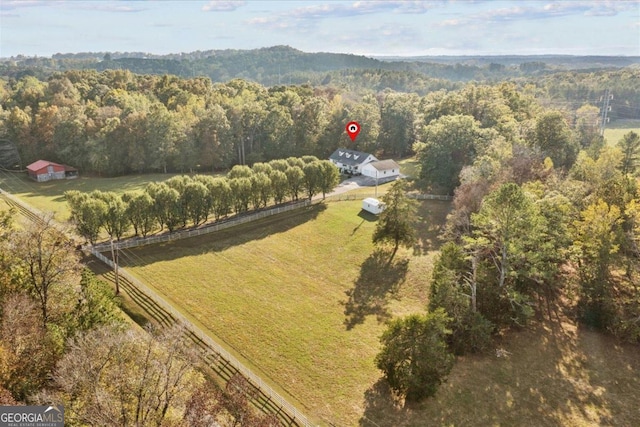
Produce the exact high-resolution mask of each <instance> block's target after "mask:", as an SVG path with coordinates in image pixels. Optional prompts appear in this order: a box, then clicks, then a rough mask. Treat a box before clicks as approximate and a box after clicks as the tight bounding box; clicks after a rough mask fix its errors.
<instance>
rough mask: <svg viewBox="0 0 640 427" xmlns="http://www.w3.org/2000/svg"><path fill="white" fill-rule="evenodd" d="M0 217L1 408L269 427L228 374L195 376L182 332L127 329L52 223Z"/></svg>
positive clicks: (98, 420) (248, 389) (87, 417)
mask: <svg viewBox="0 0 640 427" xmlns="http://www.w3.org/2000/svg"><path fill="white" fill-rule="evenodd" d="M14 217H15V212H13V211H6V212H0V405H16V404H33V405H48V404H52V403H53V404H62V405H64V408H65V425H69V426H83V425H101V426H122V425H131V426H149V425H156V426H161V425H162V426H205V425H212V424H214V425H219V426H224V427H232V426H238V425H243V426H252V427H276V426H280V425H281V423H280V422H279V421H278V419H277V418H275V417H274V416H270V415H263V414H262V415H261V414H258V413H257V412H256V411H255V410H254V409H253V408H252V407H251V404H250V399H251V398H252V395H253V393H254V389H253V388H252V386H250V385H249V384H248V382H247V381H246V380H245V379H244V378H243V377H241V376H239V375H238V376H234V377H232V378H231V380H230V381H229V382H228V383H227V385H226V387H225V388H223V389H221V388H219V387H218V386H217V385H216V384H213V383H212V382H210V381H208V380H207V379H206V378H205V377H204V376H203V374H202V373H201V370H200V366H199V360H200V359H199V357H197V355H196V354H195V353H192V352H191V350H190V347H189V345H188V344H187V345H185V343H188V341H185V334H184V330H183V329H182V328H180V327H176V328H173V329H169V330H165V331H154V330H151V329H149V330H148V332H143V331H141V330H140V329H132V328H130V326H129V324H128V323H127V322H125V321H124V319H123V317H122V314H121V311H120V310H119V308H118V305H119V302H118V300H117V299H116V298H115V296H114V293H113V291H112V290H111V289H110V287H109V286H108V285H107V284H105V283H103V282H101V281H99V280H97V279H96V278H95V276H94V275H93V274H92V273H91V272H90V271H88V270H86V269H83V267H82V264H81V263H80V261H79V257H78V254H77V253H76V251H75V249H74V248H73V246H72V245H71V244H70V243H69V242H68V240H67V238H66V237H65V235H64V234H63V233H62V232H61V231H60V230H59V229H58V228H57V227H56V226H54V224H53V223H52V221H51V220H50V219H47V218H45V219H43V220H42V221H41V222H37V223H30V224H21V227H20V228H16V227H13V225H12V218H14Z"/></svg>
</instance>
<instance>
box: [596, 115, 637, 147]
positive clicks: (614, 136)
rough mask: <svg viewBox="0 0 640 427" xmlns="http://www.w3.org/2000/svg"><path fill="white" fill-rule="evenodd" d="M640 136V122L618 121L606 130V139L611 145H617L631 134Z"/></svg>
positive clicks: (609, 125)
mask: <svg viewBox="0 0 640 427" xmlns="http://www.w3.org/2000/svg"><path fill="white" fill-rule="evenodd" d="M631 131H633V132H635V133H637V134H640V120H617V121H615V122H613V123H611V124H608V125H607V127H606V128H605V129H604V138H605V140H606V141H607V144H609V145H617V144H618V142H619V141H620V140H621V139H622V137H623V136H625V135H626V134H627V133H629V132H631Z"/></svg>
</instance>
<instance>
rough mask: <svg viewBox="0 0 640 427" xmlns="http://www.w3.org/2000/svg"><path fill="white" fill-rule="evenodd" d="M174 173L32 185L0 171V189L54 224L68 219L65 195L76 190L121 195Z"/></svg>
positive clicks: (19, 175) (24, 178) (24, 177)
mask: <svg viewBox="0 0 640 427" xmlns="http://www.w3.org/2000/svg"><path fill="white" fill-rule="evenodd" d="M174 175H176V174H145V175H127V176H121V177H114V178H97V177H83V176H80V177H79V178H76V179H62V180H56V181H48V182H35V181H33V180H32V179H30V178H29V177H28V176H27V174H26V173H15V172H6V171H0V188H2V189H4V190H6V191H8V192H10V193H11V194H13V195H15V196H18V197H20V198H21V199H22V200H23V201H25V202H26V203H28V204H30V205H31V206H33V207H34V208H36V209H38V210H40V211H42V212H45V213H46V212H53V213H54V215H55V219H56V220H57V221H61V222H64V221H67V220H68V219H69V216H70V212H69V207H68V206H67V202H66V200H65V198H64V192H65V191H68V190H78V191H84V192H90V191H93V190H101V191H114V192H116V193H118V194H122V193H124V192H127V191H139V190H142V189H143V188H144V186H145V185H147V184H148V183H149V182H154V181H164V180H166V179H169V178H171V177H172V176H174Z"/></svg>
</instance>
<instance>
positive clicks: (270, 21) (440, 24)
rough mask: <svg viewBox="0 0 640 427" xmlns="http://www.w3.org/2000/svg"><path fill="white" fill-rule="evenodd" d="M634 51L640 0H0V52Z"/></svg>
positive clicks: (639, 33) (638, 41)
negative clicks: (280, 48) (278, 48)
mask: <svg viewBox="0 0 640 427" xmlns="http://www.w3.org/2000/svg"><path fill="white" fill-rule="evenodd" d="M274 45H289V46H292V47H294V48H297V49H300V50H303V51H307V52H342V53H354V54H362V55H387V56H407V55H500V54H522V55H534V54H574V55H640V0H606V1H605V0H599V1H581V0H565V1H550V0H548V1H541V0H538V1H501V0H455V1H454V0H448V1H447V0H439V1H382V0H380V1H251V0H247V1H208V0H207V1H190V0H182V1H166V0H162V1H160V0H137V1H133V0H92V1H83V0H45V1H39V0H0V57H9V56H15V55H18V54H23V55H29V56H33V55H38V56H50V55H52V54H54V53H69V52H90V51H93V52H98V51H111V52H116V51H119V52H148V53H154V54H165V53H180V52H191V51H196V50H209V49H252V48H259V47H267V46H274Z"/></svg>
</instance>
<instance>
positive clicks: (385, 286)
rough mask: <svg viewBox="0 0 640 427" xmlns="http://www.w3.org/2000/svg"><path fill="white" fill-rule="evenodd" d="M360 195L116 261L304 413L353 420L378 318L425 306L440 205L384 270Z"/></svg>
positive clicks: (368, 372) (367, 379)
mask: <svg viewBox="0 0 640 427" xmlns="http://www.w3.org/2000/svg"><path fill="white" fill-rule="evenodd" d="M360 203H361V202H360V201H359V200H358V201H350V202H330V203H327V204H326V205H315V206H313V207H311V208H309V209H307V210H305V211H303V212H300V211H298V212H292V213H289V214H286V215H283V216H278V217H276V218H273V217H272V218H269V219H266V220H264V221H260V222H256V223H253V224H249V225H245V226H243V227H241V228H236V229H232V230H227V231H225V232H221V233H216V234H211V235H206V236H202V237H200V238H195V239H188V240H181V241H176V242H172V243H169V244H163V245H157V246H151V247H144V248H138V249H134V250H127V251H125V253H124V254H123V258H124V259H125V260H126V259H128V260H129V262H131V263H135V265H131V266H129V267H128V270H129V271H130V272H131V273H133V274H134V275H137V276H138V277H139V278H141V279H142V280H144V281H146V282H147V283H148V284H149V285H151V286H152V287H154V288H155V289H156V290H157V291H158V292H160V293H161V294H163V295H164V296H165V297H166V298H167V299H168V300H169V301H171V302H172V303H173V304H175V306H176V307H178V308H179V309H180V310H182V311H183V312H184V313H185V314H188V316H189V317H190V318H192V319H194V320H196V321H197V322H198V323H199V324H201V325H202V326H203V327H204V328H205V329H206V330H207V331H208V332H209V333H211V334H212V335H213V336H214V337H216V338H217V339H218V340H220V341H222V342H223V343H225V344H226V345H227V346H228V347H230V348H231V349H233V350H234V352H235V353H236V354H239V355H240V356H241V357H242V358H243V359H244V360H245V361H247V363H248V364H249V365H250V366H251V367H252V369H256V370H258V371H259V375H260V376H263V377H264V378H265V379H266V380H268V381H270V382H271V383H272V384H274V385H275V386H276V387H277V388H278V389H280V390H284V391H286V392H288V393H289V394H290V395H292V396H295V398H296V400H297V401H298V403H299V404H300V407H301V408H302V409H303V410H304V412H306V413H307V414H308V416H310V417H311V418H312V419H313V420H314V421H316V422H321V423H322V424H329V423H333V424H335V425H339V426H348V425H355V424H357V422H358V420H359V418H360V417H361V416H362V414H363V411H364V407H363V396H364V393H365V392H366V390H367V389H368V388H369V387H371V386H372V385H373V384H375V383H376V381H378V379H379V377H380V374H379V372H378V371H377V370H376V368H375V367H374V362H373V359H374V357H375V354H376V353H377V351H378V337H379V335H380V334H381V333H382V331H383V329H384V324H383V322H384V321H385V320H386V319H388V318H390V317H391V316H396V315H401V314H405V313H410V312H416V311H420V310H423V309H424V307H425V304H426V303H427V293H428V288H427V281H428V277H429V274H430V271H431V264H432V259H433V255H434V253H435V249H436V246H437V241H436V235H437V232H438V230H437V227H436V225H435V224H442V222H443V220H444V216H445V215H446V213H447V212H448V209H449V204H448V203H444V202H430V203H424V204H423V205H422V207H421V210H420V224H419V228H420V245H419V246H416V248H413V249H412V250H407V251H404V252H402V253H401V254H400V256H399V257H398V259H397V261H396V262H394V263H393V264H392V265H391V266H389V267H387V266H386V261H387V260H386V257H385V256H380V254H378V253H376V252H375V251H374V248H373V246H372V243H371V235H372V232H373V228H374V226H375V222H373V221H372V220H373V219H374V218H373V217H371V216H369V215H365V214H363V213H361V212H360Z"/></svg>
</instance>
